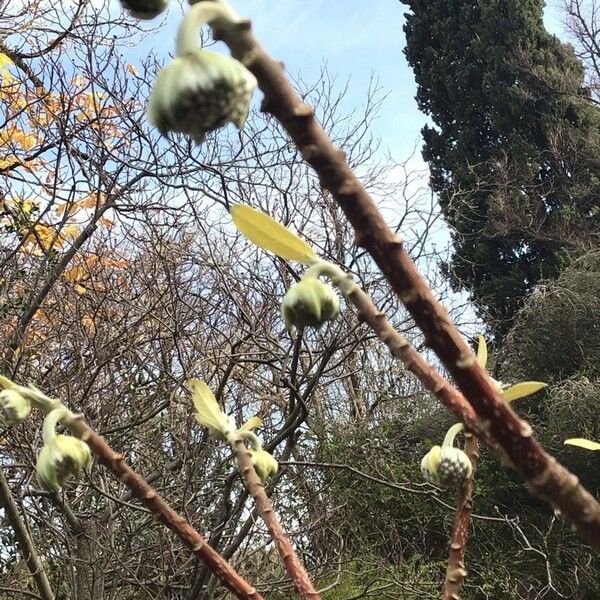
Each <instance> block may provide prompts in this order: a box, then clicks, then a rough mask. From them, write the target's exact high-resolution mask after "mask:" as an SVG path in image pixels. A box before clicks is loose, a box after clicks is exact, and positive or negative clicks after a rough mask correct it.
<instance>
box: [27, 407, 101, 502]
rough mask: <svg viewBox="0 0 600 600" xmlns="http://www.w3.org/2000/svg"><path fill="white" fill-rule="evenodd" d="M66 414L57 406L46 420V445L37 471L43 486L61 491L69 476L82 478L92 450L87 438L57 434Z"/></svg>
mask: <svg viewBox="0 0 600 600" xmlns="http://www.w3.org/2000/svg"><path fill="white" fill-rule="evenodd" d="M65 414H69V413H68V411H67V410H66V409H65V408H62V407H61V408H57V409H55V410H53V411H51V412H50V413H48V415H47V416H46V418H45V420H44V425H43V428H42V437H43V439H44V446H43V447H42V449H41V451H40V453H39V455H38V458H37V461H36V464H35V470H36V475H37V479H38V482H39V484H40V486H41V487H42V488H44V489H46V490H51V491H58V490H59V489H60V488H61V487H63V486H64V484H65V482H66V481H67V480H68V479H70V478H71V477H75V478H79V477H81V475H82V474H83V472H84V471H87V470H89V469H90V467H91V465H92V453H91V451H90V448H89V446H88V445H87V444H86V443H85V442H84V441H82V440H80V439H79V438H76V437H73V436H71V435H62V434H58V435H57V433H56V431H55V428H56V424H57V423H58V421H59V420H60V419H61V418H62V417H63V416H64V415H65Z"/></svg>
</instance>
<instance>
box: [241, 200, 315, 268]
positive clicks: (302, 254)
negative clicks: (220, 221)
mask: <svg viewBox="0 0 600 600" xmlns="http://www.w3.org/2000/svg"><path fill="white" fill-rule="evenodd" d="M230 212H231V216H232V218H233V222H234V223H235V226H236V227H237V228H238V230H239V231H240V233H242V234H243V235H244V236H245V237H247V238H248V239H249V240H250V241H251V242H252V243H254V244H256V245H257V246H258V247H259V248H262V249H263V250H268V251H269V252H273V253H274V254H277V256H280V257H281V258H285V259H287V260H295V261H297V262H299V263H303V264H305V265H308V264H311V263H312V262H314V260H315V259H316V258H317V255H316V254H315V251H314V250H313V249H312V248H311V247H310V246H309V245H308V244H307V243H306V242H305V241H304V240H302V239H300V238H299V237H298V236H297V235H296V234H295V233H292V232H291V231H290V230H289V229H287V228H286V227H284V226H283V225H282V224H281V223H279V222H278V221H276V220H275V219H273V218H271V217H269V215H266V214H265V213H263V212H261V211H260V210H256V209H254V208H251V207H250V206H246V205H245V204H236V205H235V206H232V207H231V211H230Z"/></svg>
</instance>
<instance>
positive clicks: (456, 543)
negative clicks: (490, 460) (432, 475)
mask: <svg viewBox="0 0 600 600" xmlns="http://www.w3.org/2000/svg"><path fill="white" fill-rule="evenodd" d="M466 436H467V442H466V444H465V452H466V454H467V456H468V457H469V459H470V460H471V464H472V465H473V473H472V474H471V477H469V478H468V479H466V480H465V481H464V482H463V483H462V485H461V486H460V489H459V491H458V501H457V504H456V515H455V517H454V527H453V529H452V537H451V538H450V556H449V557H448V568H447V569H446V581H445V583H444V595H443V600H458V597H459V596H458V595H459V593H460V590H461V588H462V584H463V581H464V580H465V577H466V576H467V571H466V570H465V552H466V550H467V538H468V537H469V524H470V522H471V510H472V509H473V484H474V476H475V467H476V465H477V459H478V458H479V441H478V440H477V438H476V437H475V436H474V435H473V434H466Z"/></svg>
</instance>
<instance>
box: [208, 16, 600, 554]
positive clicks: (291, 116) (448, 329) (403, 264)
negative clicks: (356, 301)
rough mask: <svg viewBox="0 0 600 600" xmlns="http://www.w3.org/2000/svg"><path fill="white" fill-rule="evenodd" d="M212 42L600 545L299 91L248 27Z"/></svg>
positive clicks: (524, 454) (514, 448)
mask: <svg viewBox="0 0 600 600" xmlns="http://www.w3.org/2000/svg"><path fill="white" fill-rule="evenodd" d="M215 37H217V38H218V39H222V40H223V41H225V42H226V43H227V45H228V46H229V47H230V49H231V52H232V55H233V56H234V57H235V58H237V59H238V60H240V61H241V62H242V63H243V64H244V65H246V67H247V68H248V69H249V70H250V71H251V72H252V73H253V74H254V76H255V77H256V78H257V80H258V84H259V87H260V89H261V90H262V92H263V93H264V100H263V110H264V111H265V112H268V113H270V114H272V115H273V116H274V117H276V118H277V119H278V120H279V121H280V122H281V123H282V125H283V126H284V128H285V129H286V131H287V132H288V134H289V135H290V137H291V138H292V140H293V141H294V143H295V144H296V146H297V147H298V149H299V150H300V152H301V154H302V156H303V157H304V159H305V160H306V161H307V162H308V163H309V164H310V165H311V166H312V167H313V168H314V169H315V171H316V173H317V174H318V176H319V180H320V183H321V185H322V187H323V188H325V189H327V190H328V191H329V192H331V194H332V196H333V197H334V198H335V200H336V202H337V203H338V204H339V205H340V207H341V208H342V210H343V211H344V214H345V215H346V217H347V219H348V220H349V221H350V223H351V224H352V226H353V227H354V230H355V232H356V243H357V245H359V246H361V247H363V248H365V249H366V250H367V251H368V252H369V253H370V254H371V256H372V257H373V258H374V260H375V262H376V263H377V265H378V266H379V268H380V269H381V271H382V272H383V274H384V275H385V277H386V278H387V280H388V281H389V282H390V284H391V286H392V288H393V289H394V291H395V292H396V293H397V294H398V297H399V298H400V300H401V301H402V302H403V303H404V305H405V306H406V308H407V309H408V311H409V312H410V314H411V315H412V317H413V318H414V320H415V322H416V323H417V325H418V326H419V327H420V328H421V330H422V331H423V334H424V336H425V342H426V343H427V345H428V346H430V347H431V348H432V349H433V350H434V351H435V353H436V354H437V355H438V357H439V358H440V360H441V361H442V363H443V364H444V366H445V367H446V369H447V370H448V372H449V373H450V374H451V375H452V376H453V378H454V380H455V381H456V383H457V385H458V387H459V389H460V390H461V392H462V393H463V394H464V396H465V397H466V398H467V400H468V402H469V403H470V405H471V406H472V407H473V409H474V410H475V412H476V414H477V417H478V424H479V427H478V429H480V430H483V431H484V432H486V433H488V434H489V436H491V438H492V439H493V440H495V441H496V442H497V443H498V444H499V445H500V446H501V447H502V449H503V451H504V454H505V455H506V458H508V459H509V460H510V462H511V463H512V464H513V466H514V467H515V468H516V469H517V470H518V471H519V472H520V473H521V475H522V476H523V477H524V479H525V480H526V481H527V483H528V486H529V488H530V490H531V491H532V492H533V493H535V494H536V495H537V496H539V497H540V498H543V499H544V500H546V501H548V502H549V503H550V504H551V505H552V506H553V507H554V508H555V509H558V510H560V511H561V512H562V513H563V515H564V516H565V518H567V519H568V520H569V521H570V522H571V523H573V524H574V525H575V527H576V528H577V529H578V530H579V532H580V533H581V534H582V535H584V536H585V537H586V538H587V539H588V540H589V542H590V543H591V544H593V545H594V546H596V547H600V503H599V502H598V501H597V500H596V499H595V498H594V497H593V496H592V495H591V494H590V493H589V492H588V491H587V490H585V489H584V488H583V486H582V485H581V484H580V483H579V480H578V479H577V477H575V476H574V475H572V474H571V473H569V471H567V470H566V469H565V468H564V467H562V466H561V465H560V464H559V463H558V462H557V461H556V460H555V459H554V458H553V457H551V456H550V455H549V454H547V453H546V452H545V451H544V449H543V448H542V446H541V445H540V443H539V442H538V441H537V440H536V439H535V437H534V436H533V432H532V429H531V427H530V425H529V424H528V423H526V422H525V421H523V420H521V419H520V418H519V417H518V416H517V415H516V414H515V413H514V412H513V410H512V409H511V408H510V406H508V404H507V403H505V402H504V401H503V399H502V397H501V395H500V393H499V391H498V389H497V388H496V386H495V385H494V383H493V382H492V380H491V379H490V377H489V376H488V375H487V373H486V372H485V370H484V369H483V368H482V367H481V366H479V365H478V364H477V363H476V361H475V355H474V354H473V352H472V350H471V349H470V348H469V346H468V344H467V343H466V341H465V340H464V339H463V338H462V336H461V334H460V333H459V331H458V330H457V329H456V327H455V326H454V325H453V323H452V320H451V319H450V316H449V315H448V313H447V311H446V310H445V309H444V308H443V307H442V306H441V304H440V303H439V302H437V300H436V299H435V297H434V295H433V292H432V290H431V289H430V288H429V286H428V285H427V283H426V282H425V280H424V279H423V277H422V276H421V275H420V273H419V272H418V270H417V268H416V266H415V264H414V263H413V261H412V260H411V258H410V256H409V255H408V253H407V252H406V250H405V248H404V244H403V241H402V239H401V238H400V237H399V236H397V235H396V234H394V232H393V231H392V230H391V229H390V228H389V227H388V226H387V224H386V223H385V220H384V218H383V216H382V215H381V213H380V212H379V211H378V209H377V206H376V205H375V202H374V201H373V199H372V198H371V197H370V196H369V194H368V193H367V191H366V190H365V189H364V187H363V186H362V185H361V183H360V182H359V180H358V178H357V177H356V175H355V174H354V173H353V172H352V169H351V168H350V166H349V164H348V162H347V161H346V157H345V155H344V153H343V152H341V151H340V150H338V149H337V148H336V147H335V146H334V145H333V143H332V142H331V140H330V139H329V138H328V136H327V134H326V133H325V131H324V130H323V128H322V127H321V125H320V124H319V123H318V122H317V120H316V118H315V116H314V110H313V109H312V107H311V106H309V105H307V104H305V103H304V102H303V101H302V100H301V98H300V97H299V96H298V94H296V92H295V91H294V89H293V87H292V85H291V84H290V82H289V81H288V80H287V78H286V76H285V73H284V69H283V66H282V65H281V64H280V63H278V62H276V61H274V60H273V59H272V58H271V57H270V56H269V55H268V54H267V53H266V52H265V51H264V49H263V48H262V47H261V46H260V44H259V43H258V41H257V40H256V38H255V37H254V35H253V34H252V32H251V27H250V22H249V21H244V22H241V23H239V24H236V25H228V26H226V27H222V28H220V29H219V28H215Z"/></svg>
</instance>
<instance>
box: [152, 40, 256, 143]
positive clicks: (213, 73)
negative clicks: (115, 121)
mask: <svg viewBox="0 0 600 600" xmlns="http://www.w3.org/2000/svg"><path fill="white" fill-rule="evenodd" d="M255 88H256V79H255V78H254V75H252V73H250V71H248V69H246V67H244V65H242V63H240V62H239V61H237V60H235V59H234V58H231V57H230V56H224V55H222V54H216V53H214V52H209V51H207V50H201V49H197V50H194V51H192V52H189V53H187V54H184V55H183V56H177V57H176V58H175V59H173V61H172V62H171V64H170V65H169V66H168V67H166V68H165V69H163V70H162V71H161V72H160V73H159V74H158V77H157V78H156V82H155V84H154V88H153V89H152V94H151V95H150V102H149V104H148V116H149V118H150V121H151V122H152V123H154V125H156V127H158V129H159V131H160V132H161V133H163V134H165V133H167V132H169V131H175V132H181V133H186V134H187V135H189V136H190V137H191V138H192V139H193V140H195V141H196V142H198V143H199V142H202V140H204V138H205V136H206V133H207V132H209V131H213V130H214V129H218V128H219V127H223V126H224V125H227V123H234V124H235V125H236V126H237V127H238V129H240V128H241V127H242V126H243V125H244V123H245V121H246V118H247V116H248V111H249V110H250V101H251V99H252V93H253V91H254V89H255Z"/></svg>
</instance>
